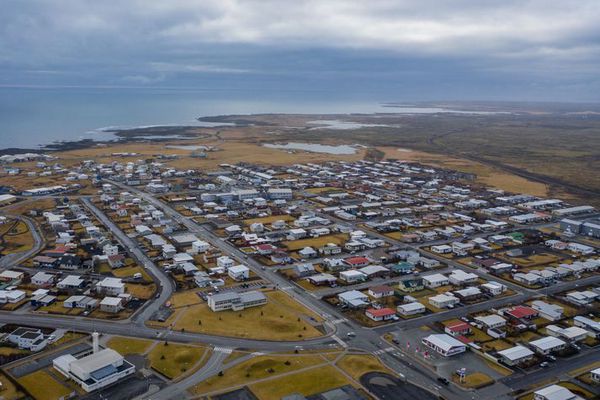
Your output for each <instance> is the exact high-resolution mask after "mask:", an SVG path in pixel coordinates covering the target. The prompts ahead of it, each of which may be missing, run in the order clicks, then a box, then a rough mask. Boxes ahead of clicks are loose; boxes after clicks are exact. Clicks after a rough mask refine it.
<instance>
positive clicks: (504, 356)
mask: <svg viewBox="0 0 600 400" xmlns="http://www.w3.org/2000/svg"><path fill="white" fill-rule="evenodd" d="M534 355H535V353H534V352H533V351H531V350H529V349H528V348H527V347H525V346H521V345H517V346H514V347H511V348H508V349H505V350H501V351H499V352H498V356H499V357H500V359H501V360H502V361H504V362H505V363H506V364H507V365H519V364H521V363H524V362H526V361H529V360H531V359H532V358H533V356H534Z"/></svg>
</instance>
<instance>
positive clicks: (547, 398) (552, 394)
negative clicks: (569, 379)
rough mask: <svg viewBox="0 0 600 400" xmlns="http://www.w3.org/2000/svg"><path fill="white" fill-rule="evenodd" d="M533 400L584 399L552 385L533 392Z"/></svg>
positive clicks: (563, 388)
mask: <svg viewBox="0 0 600 400" xmlns="http://www.w3.org/2000/svg"><path fill="white" fill-rule="evenodd" d="M533 400H583V397H581V396H578V395H576V394H575V393H573V392H571V391H570V390H569V389H567V388H565V387H562V386H559V385H550V386H547V387H545V388H543V389H540V390H536V391H535V392H533Z"/></svg>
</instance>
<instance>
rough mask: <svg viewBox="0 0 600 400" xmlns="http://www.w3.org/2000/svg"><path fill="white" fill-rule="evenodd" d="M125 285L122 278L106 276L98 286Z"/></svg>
mask: <svg viewBox="0 0 600 400" xmlns="http://www.w3.org/2000/svg"><path fill="white" fill-rule="evenodd" d="M123 285H125V284H124V283H123V281H122V280H121V278H104V279H103V280H101V281H100V282H98V284H97V285H96V286H101V287H122V286H123Z"/></svg>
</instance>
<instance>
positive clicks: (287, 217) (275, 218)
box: [244, 214, 294, 226]
mask: <svg viewBox="0 0 600 400" xmlns="http://www.w3.org/2000/svg"><path fill="white" fill-rule="evenodd" d="M279 220H282V221H285V222H290V221H293V220H294V217H292V216H291V215H288V214H284V215H269V216H268V217H260V218H249V219H245V220H244V225H246V226H250V225H252V224H254V223H255V222H260V223H261V224H265V225H266V224H271V223H273V222H275V221H279Z"/></svg>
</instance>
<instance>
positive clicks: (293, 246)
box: [282, 233, 350, 251]
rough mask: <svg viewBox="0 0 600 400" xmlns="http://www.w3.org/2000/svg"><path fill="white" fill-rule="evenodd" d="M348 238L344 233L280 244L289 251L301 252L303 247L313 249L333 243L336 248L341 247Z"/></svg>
mask: <svg viewBox="0 0 600 400" xmlns="http://www.w3.org/2000/svg"><path fill="white" fill-rule="evenodd" d="M349 237H350V236H349V235H347V234H345V233H338V234H333V235H324V236H319V237H316V238H309V239H300V240H290V241H287V242H282V244H283V245H284V246H285V247H287V248H288V250H290V251H295V250H302V249H303V248H305V247H312V248H314V249H316V248H318V247H323V246H325V245H326V244H328V243H335V244H337V245H338V246H339V245H343V244H344V243H345V242H346V241H347V240H348V238H349Z"/></svg>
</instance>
